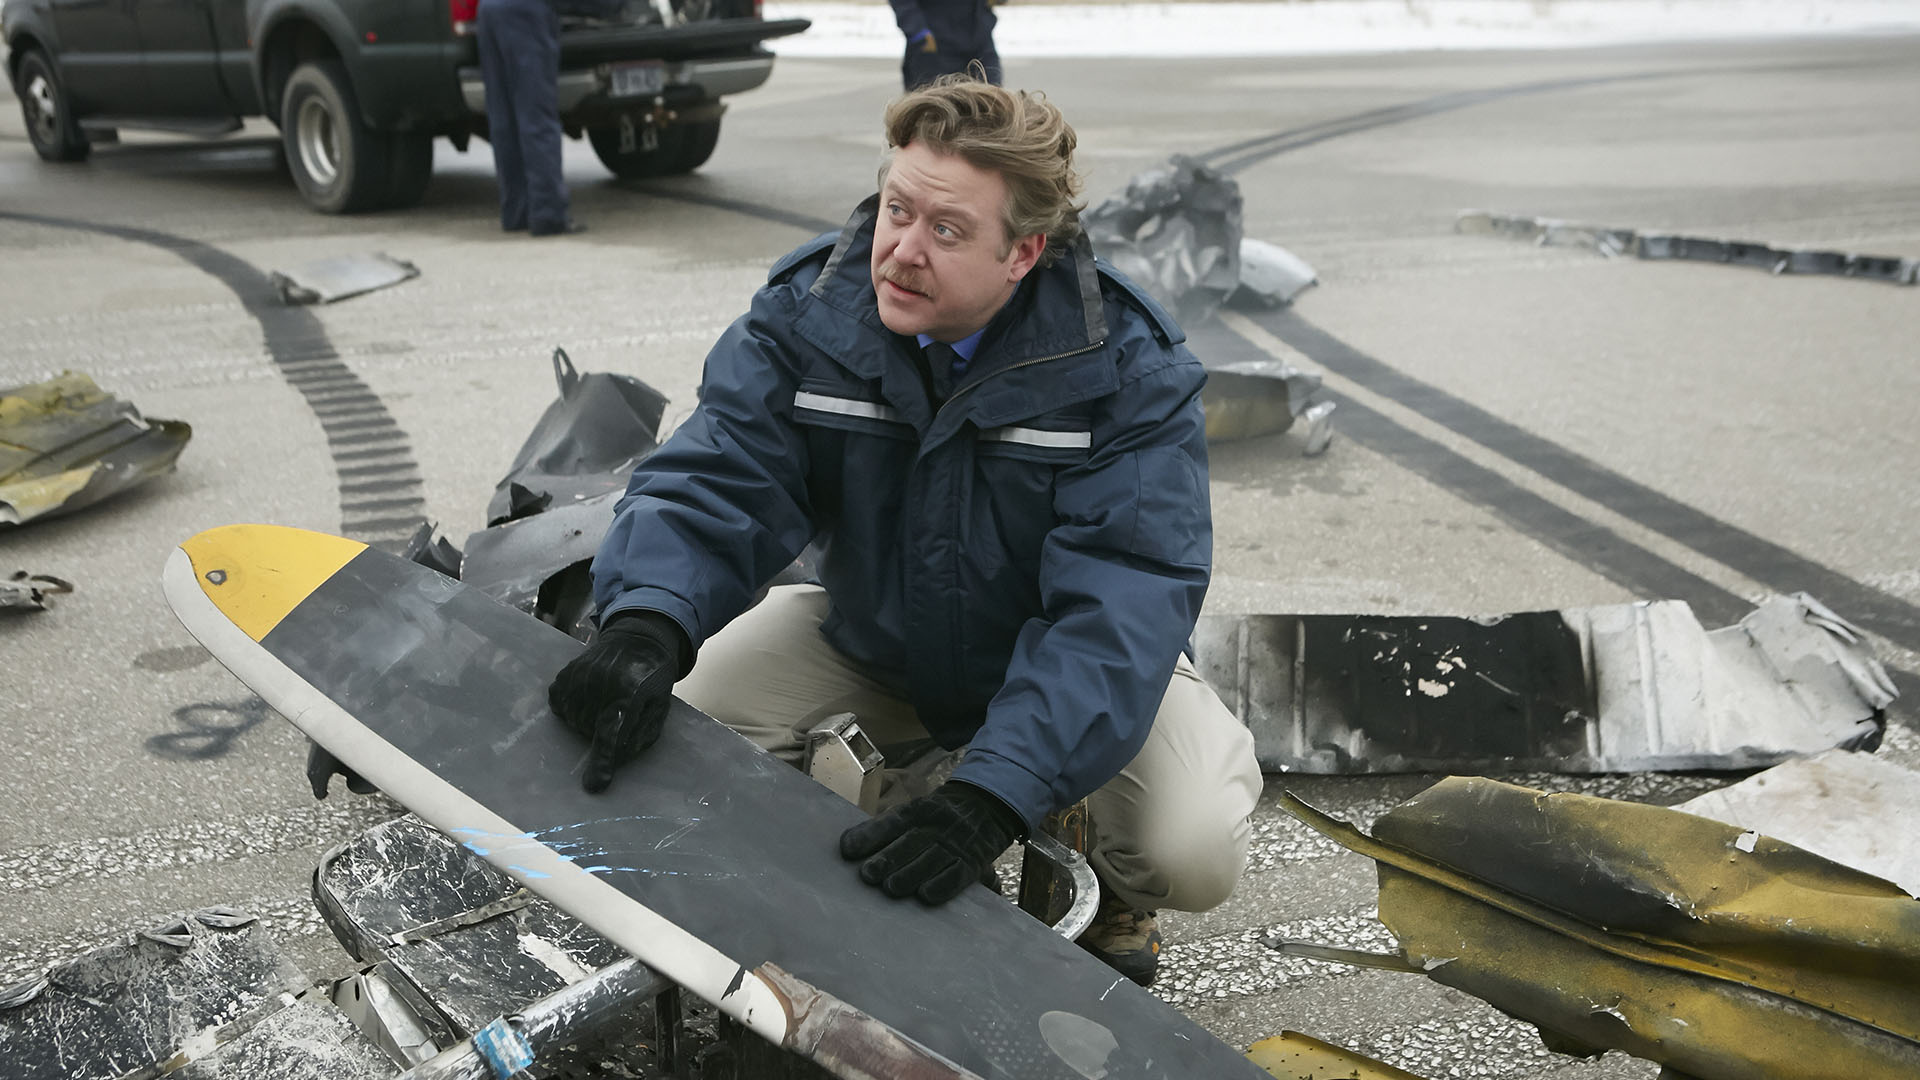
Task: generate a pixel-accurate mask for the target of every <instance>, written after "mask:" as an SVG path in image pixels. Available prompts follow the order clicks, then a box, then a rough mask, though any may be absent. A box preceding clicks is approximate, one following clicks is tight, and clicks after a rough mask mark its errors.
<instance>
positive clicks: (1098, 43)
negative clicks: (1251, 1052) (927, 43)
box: [766, 0, 1920, 58]
mask: <svg viewBox="0 0 1920 1080" xmlns="http://www.w3.org/2000/svg"><path fill="white" fill-rule="evenodd" d="M997 11H998V13H999V16H1000V25H999V27H998V28H997V29H996V30H995V31H994V42H995V44H996V45H998V46H999V49H1000V54H1001V55H1002V56H1006V57H1015V58H1028V57H1043V56H1045V57H1055V56H1287V55H1301V54H1311V53H1378V52H1403V51H1409V50H1421V49H1549V48H1570V47H1577V46H1591V45H1617V44H1624V43H1628V42H1644V41H1684V40H1699V39H1705V38H1740V37H1756V36H1786V35H1804V34H1835V33H1846V34H1870V33H1888V32H1900V31H1905V32H1913V31H1916V30H1920V0H1297V2H1267V3H1258V2H1254V3H1247V2H1222V3H1204V2H1201V3H1092V4H1074V3H1062V4H1054V3H1039V4H1033V3H1019V2H1015V3H1010V4H1002V5H1001V6H1000V7H998V8H997ZM795 16H798V17H802V18H808V19H812V20H813V26H812V28H811V29H809V30H808V31H807V32H806V33H804V34H800V35H798V36H796V37H790V38H781V39H780V40H778V41H774V42H771V43H770V46H771V47H772V48H773V49H774V50H776V51H777V52H779V53H781V54H783V55H787V56H865V57H897V56H899V55H900V52H901V48H902V44H901V37H900V31H899V29H898V28H896V27H895V26H894V22H893V11H892V9H890V8H889V7H887V5H886V4H884V3H873V2H864V3H862V2H853V3H849V2H845V0H842V2H838V3H835V2H831V0H829V2H811V3H809V2H800V3H794V2H785V3H783V2H777V0H770V2H769V3H767V4H766V17H767V18H769V19H778V18H790V17H795Z"/></svg>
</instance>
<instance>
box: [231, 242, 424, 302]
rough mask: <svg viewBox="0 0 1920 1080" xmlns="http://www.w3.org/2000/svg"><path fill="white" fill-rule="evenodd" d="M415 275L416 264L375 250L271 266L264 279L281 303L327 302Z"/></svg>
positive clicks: (394, 283) (381, 287)
mask: <svg viewBox="0 0 1920 1080" xmlns="http://www.w3.org/2000/svg"><path fill="white" fill-rule="evenodd" d="M419 276H420V268H419V267H417V266H415V265H413V264H412V263H410V262H407V261H406V260H405V259H396V258H394V257H393V256H391V255H387V254H384V253H382V252H377V251H376V252H372V253H368V254H360V255H336V256H333V257H331V258H326V259H315V260H314V261H312V262H308V263H302V264H300V265H299V266H296V267H294V268H293V269H291V270H286V271H281V270H275V271H273V272H272V273H271V274H269V275H268V276H267V280H268V281H269V282H270V283H271V284H272V285H273V291H274V292H276V293H278V294H279V296H280V302H281V303H283V304H331V303H333V302H334V301H335V300H345V299H346V298H347V297H349V296H359V295H360V294H361V293H367V292H372V291H373V290H375V289H384V288H387V287H388V286H390V285H398V284H400V283H401V282H403V281H406V280H408V279H410V278H416V277H419Z"/></svg>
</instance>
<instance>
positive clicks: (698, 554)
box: [593, 197, 1213, 827]
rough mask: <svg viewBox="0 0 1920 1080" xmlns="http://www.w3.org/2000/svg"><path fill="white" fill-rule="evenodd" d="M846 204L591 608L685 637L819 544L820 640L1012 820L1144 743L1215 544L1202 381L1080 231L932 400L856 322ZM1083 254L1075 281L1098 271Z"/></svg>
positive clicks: (648, 465) (783, 264) (861, 252)
mask: <svg viewBox="0 0 1920 1080" xmlns="http://www.w3.org/2000/svg"><path fill="white" fill-rule="evenodd" d="M877 202H878V198H877V197H874V198H870V199H868V200H867V202H865V203H863V204H862V205H861V206H860V208H859V209H858V210H856V211H855V212H854V215H853V217H852V218H851V219H850V220H849V221H848V223H847V226H846V228H845V229H844V230H843V231H842V232H841V233H840V234H839V235H838V237H837V238H836V237H835V236H833V235H832V234H828V235H826V236H822V237H821V238H819V239H817V240H815V241H813V242H812V243H809V244H807V245H804V246H802V247H801V248H799V249H798V250H796V251H794V252H793V253H792V254H790V255H788V256H787V257H786V258H784V259H782V260H781V261H780V262H779V263H778V264H776V265H775V266H774V268H773V271H772V274H771V275H770V277H769V280H768V283H767V285H766V286H765V287H764V288H762V289H760V290H759V292H757V293H756V294H755V295H754V299H753V306H752V308H751V309H750V310H749V311H748V312H747V314H746V315H744V316H742V317H741V318H740V319H739V320H738V321H736V322H735V323H734V324H733V325H732V326H731V327H729V328H728V329H727V331H726V333H725V334H723V335H722V336H721V338H720V340H719V341H718V342H717V343H716V344H715V345H714V347H713V351H712V352H711V353H709V354H708V356H707V362H706V371H705V375H704V377H703V380H702V385H701V389H700V401H699V405H698V407H697V408H696V409H695V410H694V412H693V415H692V416H691V417H689V418H688V419H687V421H686V422H685V423H684V424H682V425H681V427H680V428H679V429H678V430H677V431H675V432H674V433H673V435H672V437H670V438H669V439H668V440H667V442H666V443H665V444H664V445H662V446H661V447H660V449H658V450H656V451H655V452H654V453H653V454H652V455H651V456H649V457H648V458H647V459H646V461H645V462H644V463H643V464H642V465H641V466H640V467H639V468H638V469H637V470H636V471H635V472H634V474H633V478H632V480H631V481H630V482H629V484H628V486H627V494H626V496H625V497H624V498H623V499H622V500H621V501H620V503H619V504H618V506H617V509H616V512H615V516H614V522H613V527H612V529H611V530H610V531H609V532H608V534H607V538H606V540H605V542H604V543H603V545H602V546H601V549H600V552H599V555H598V556H597V557H596V558H595V559H594V563H593V581H594V595H595V600H596V601H597V603H598V605H599V608H600V611H601V617H602V618H603V619H605V618H607V617H609V616H611V615H614V614H616V613H618V612H620V611H623V610H627V609H636V608H637V609H651V610H654V611H660V612H663V613H665V614H667V615H669V616H671V617H672V618H673V619H674V620H676V621H677V622H679V624H680V625H681V626H682V627H683V628H684V629H685V630H686V632H687V635H688V637H689V639H690V640H691V641H692V642H693V643H694V644H695V645H696V646H698V645H699V644H700V643H701V642H702V641H704V640H705V639H706V638H707V637H709V636H711V635H712V634H713V633H714V632H715V631H717V630H719V629H720V628H721V627H722V626H724V625H726V623H727V622H728V621H730V620H731V619H733V618H734V617H735V616H737V615H739V614H740V613H741V612H742V611H744V610H746V609H747V607H748V606H749V605H750V604H752V603H753V601H754V599H755V596H756V593H757V592H758V590H759V589H760V587H761V585H762V584H763V583H764V582H766V581H768V580H769V579H771V578H772V577H773V576H774V575H775V574H777V573H778V572H779V571H780V570H781V569H783V568H784V567H786V566H787V564H788V563H789V562H790V561H791V560H792V559H793V558H794V557H795V556H796V555H797V554H798V553H799V552H800V551H801V550H802V548H804V547H805V546H806V545H807V543H808V542H809V541H813V540H817V541H818V542H819V547H820V549H821V550H822V557H821V559H820V562H819V574H820V578H821V581H822V583H823V584H824V585H825V586H826V588H827V592H828V595H829V597H830V600H831V605H830V614H829V615H828V617H827V620H826V622H825V623H824V624H823V625H822V627H821V630H822V632H823V633H825V634H826V635H827V637H828V639H829V640H830V641H831V642H832V643H833V645H834V646H835V647H836V648H838V649H839V650H840V651H841V652H843V653H845V654H847V655H848V656H849V657H852V658H853V659H855V660H857V661H860V662H862V663H863V664H864V665H866V666H867V667H868V668H870V669H871V670H872V671H873V672H874V673H875V674H876V676H877V677H878V678H880V679H881V680H882V681H883V682H887V683H889V684H890V685H892V686H893V687H894V688H895V689H896V691H897V692H899V693H901V694H902V695H903V696H904V697H905V698H906V699H907V700H909V701H911V702H912V703H913V705H914V707H915V709H916V710H917V711H918V713H919V717H920V720H921V722H922V723H923V724H924V725H925V726H926V728H927V730H928V732H929V733H931V734H932V735H933V736H934V737H935V738H936V739H938V740H939V741H940V742H941V743H942V744H944V745H946V746H947V747H949V748H952V747H958V746H960V745H962V744H965V743H969V742H970V743H971V744H972V745H971V748H970V749H969V751H968V753H967V754H966V755H965V756H964V758H963V760H962V761H961V763H960V765H959V767H958V768H957V769H956V771H955V773H954V777H955V778H956V779H960V780H965V781H968V782H969V783H973V784H977V785H979V786H980V787H982V788H985V789H986V790H988V791H991V792H993V793H994V794H995V795H998V796H999V797H1000V798H1001V799H1003V800H1005V801H1006V803H1007V804H1008V805H1009V806H1011V807H1013V808H1014V809H1015V810H1016V811H1018V812H1019V813H1020V815H1021V817H1022V818H1024V819H1025V820H1026V822H1027V824H1028V826H1029V827H1032V826H1035V825H1037V824H1038V823H1039V821H1040V819H1041V817H1043V816H1044V815H1045V814H1047V813H1048V812H1049V811H1051V810H1053V809H1055V808H1058V807H1061V806H1066V805H1070V804H1071V803H1073V802H1074V801H1076V800H1078V799H1080V798H1082V797H1083V796H1085V795H1087V794H1088V793H1089V792H1091V791H1092V790H1093V789H1095V788H1097V787H1099V786H1100V785H1101V784H1103V783H1105V782H1106V781H1107V780H1109V779H1111V778H1112V777H1113V776H1114V775H1115V774H1116V773H1118V772H1119V770H1120V769H1121V768H1122V767H1123V766H1124V765H1126V763H1127V762H1128V761H1130V760H1131V759H1132V758H1133V755H1134V754H1135V753H1136V752H1137V751H1138V750H1139V749H1140V747H1141V745H1142V744H1143V743H1144V742H1145V741H1146V737H1147V732H1148V729H1149V728H1150V727H1151V726H1152V724H1153V718H1154V713H1155V712H1156V711H1157V710H1158V708H1159V705H1160V699H1161V697H1162V696H1163V694H1164V693H1165V691H1166V686H1167V682H1168V680H1169V679H1170V678H1171V677H1172V674H1173V667H1174V662H1175V660H1176V658H1177V657H1178V654H1179V653H1180V651H1181V649H1182V648H1183V647H1184V646H1185V644H1186V642H1187V640H1188V638H1189V637H1190V636H1191V634H1192V632H1193V625H1194V620H1195V619H1196V618H1197V616H1198V615H1199V611H1200V603H1201V599H1202V598H1203V597H1204V596H1205V594H1206V589H1207V578H1208V573H1209V566H1210V561H1211V555H1212V543H1213V531H1212V519H1211V516H1210V512H1209V509H1208V502H1207V457H1206V442H1205V426H1206V425H1205V420H1204V418H1203V417H1202V415H1201V411H1200V387H1201V384H1202V383H1203V382H1204V381H1205V374H1204V372H1203V370H1202V369H1201V366H1200V363H1199V361H1198V360H1196V359H1195V358H1194V356H1193V354H1192V353H1191V352H1190V351H1188V349H1187V348H1186V346H1185V345H1184V344H1182V342H1183V341H1184V335H1183V334H1182V333H1181V331H1180V329H1179V327H1178V326H1177V325H1175V324H1174V322H1173V320H1172V319H1171V318H1169V317H1168V315H1167V314H1166V313H1165V312H1164V311H1163V310H1161V308H1160V307H1159V305H1158V304H1156V303H1154V302H1153V300H1151V299H1149V298H1148V297H1147V296H1146V295H1145V294H1144V293H1143V292H1141V291H1140V290H1139V289H1138V288H1136V287H1135V286H1134V285H1133V284H1132V283H1130V282H1129V281H1127V280H1126V279H1125V278H1124V277H1122V276H1121V275H1120V274H1119V273H1117V272H1116V271H1114V270H1113V269H1112V268H1111V267H1108V266H1106V265H1105V264H1104V263H1101V264H1096V263H1095V261H1094V259H1093V257H1092V252H1091V249H1090V248H1089V247H1088V246H1087V244H1086V242H1085V240H1084V239H1082V240H1080V241H1079V242H1077V243H1076V244H1075V245H1074V246H1073V247H1072V248H1070V249H1069V251H1068V253H1067V254H1066V255H1065V256H1064V257H1063V258H1061V259H1060V260H1059V261H1058V262H1056V263H1055V264H1054V265H1053V266H1052V267H1050V268H1048V269H1045V270H1040V269H1036V270H1035V271H1033V272H1032V273H1030V274H1029V275H1028V276H1027V278H1026V280H1025V281H1024V282H1022V284H1021V285H1020V287H1019V288H1018V290H1017V291H1016V292H1015V293H1014V296H1013V298H1012V299H1011V300H1010V301H1008V303H1007V306H1006V307H1005V308H1003V309H1002V310H1001V312H1000V313H999V314H998V315H997V316H995V318H994V320H993V321H992V323H990V324H989V326H988V328H987V331H986V334H985V336H984V337H983V338H982V340H981V342H980V346H979V350H978V351H977V352H976V353H975V354H974V357H973V360H972V362H971V364H970V365H969V366H968V369H967V371H966V374H965V375H964V376H963V377H962V378H961V379H960V380H959V382H958V383H957V384H956V385H955V386H954V388H953V392H952V394H951V396H950V397H949V398H948V399H947V400H946V401H945V403H944V404H942V405H939V406H938V407H937V408H936V407H935V405H934V401H933V398H932V397H931V395H930V394H929V392H928V390H927V387H926V384H925V383H924V381H923V380H922V378H921V376H920V374H919V371H918V369H917V368H916V363H917V360H916V356H915V352H914V350H915V349H916V346H915V344H914V342H913V340H912V339H911V338H906V337H902V336H900V335H897V334H894V333H892V332H891V331H889V330H888V329H887V328H886V327H885V326H884V325H882V324H881V322H880V315H879V311H878V309H877V308H876V306H875V298H874V291H873V282H872V279H871V276H870V273H869V269H868V254H869V251H870V249H871V247H872V241H873V226H874V211H875V207H876V205H877ZM1096 265H1097V269H1096Z"/></svg>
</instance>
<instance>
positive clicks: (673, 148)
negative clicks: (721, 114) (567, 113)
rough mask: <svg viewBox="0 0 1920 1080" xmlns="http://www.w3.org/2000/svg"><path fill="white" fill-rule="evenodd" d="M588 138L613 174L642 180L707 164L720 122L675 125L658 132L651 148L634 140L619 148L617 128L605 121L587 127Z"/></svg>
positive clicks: (717, 141) (617, 126) (706, 121)
mask: <svg viewBox="0 0 1920 1080" xmlns="http://www.w3.org/2000/svg"><path fill="white" fill-rule="evenodd" d="M587 141H588V142H590V143H592V144H593V152H594V153H595V154H597V155H599V157H600V163H601V164H602V165H605V166H606V167H607V169H608V170H609V171H611V172H612V173H613V175H615V176H618V177H620V178H621V179H623V180H645V179H648V178H650V177H656V176H678V175H680V174H681V173H689V172H692V171H693V170H695V169H697V168H699V167H700V166H702V165H705V164H706V163H707V159H708V158H710V157H712V156H713V148H714V147H715V146H716V145H718V144H719V142H720V121H719V120H718V119H714V120H698V121H693V122H690V123H680V124H675V125H673V126H672V127H669V128H667V129H666V130H664V131H661V132H660V133H659V141H658V142H657V143H656V144H655V145H654V148H653V149H651V150H642V149H641V148H640V147H639V145H638V140H636V141H635V142H636V145H635V146H634V148H633V149H632V150H627V151H622V150H621V149H620V127H619V125H617V124H607V125H603V126H600V127H590V128H588V129H587Z"/></svg>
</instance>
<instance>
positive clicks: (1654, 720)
mask: <svg viewBox="0 0 1920 1080" xmlns="http://www.w3.org/2000/svg"><path fill="white" fill-rule="evenodd" d="M1194 649H1195V664H1196V666H1197V667H1198V668H1199V669H1200V671H1201V673H1202V674H1203V675H1204V676H1205V677H1206V678H1207V681H1208V682H1209V683H1210V684H1211V685H1212V686H1213V688H1214V689H1215V691H1216V692H1218V693H1219V694H1220V696H1221V700H1223V701H1224V702H1226V704H1227V706H1228V707H1229V708H1231V709H1233V710H1234V711H1235V713H1236V714H1237V715H1239V716H1240V717H1241V719H1242V720H1244V721H1245V722H1246V723H1247V725H1248V727H1250V728H1251V729H1252V730H1253V733H1254V741H1255V749H1256V753H1257V754H1258V756H1259V759H1260V764H1261V766H1262V768H1264V769H1267V770H1268V771H1275V772H1281V771H1297V772H1309V773H1383V772H1426V771H1455V772H1459V771H1499V770H1545V771H1560V772H1631V771H1640V770H1685V769H1739V768H1755V767H1760V766H1766V765H1771V764H1775V763H1777V762H1779V761H1782V760H1785V759H1786V758H1788V757H1791V756H1794V755H1796V754H1805V753H1815V752H1818V751H1821V750H1826V749H1830V748H1833V747H1843V748H1847V749H1855V748H1862V747H1865V748H1869V749H1870V748H1872V747H1873V746H1876V745H1878V742H1879V738H1880V734H1881V732H1882V730H1883V725H1884V722H1885V721H1884V713H1883V710H1884V708H1885V706H1886V705H1887V703H1888V702H1890V701H1891V700H1892V699H1893V693H1894V691H1893V688H1892V684H1891V683H1890V682H1888V681H1887V677H1886V673H1885V671H1884V670H1883V669H1881V667H1880V665H1879V663H1878V662H1877V661H1875V660H1874V659H1873V657H1872V654H1871V653H1870V652H1869V651H1868V650H1867V649H1866V648H1865V646H1864V645H1863V644H1862V643H1861V642H1860V640H1859V637H1858V633H1857V631H1855V630H1854V629H1853V628H1852V627H1851V626H1849V625H1848V624H1847V623H1846V622H1845V620H1842V619H1840V618H1839V617H1838V616H1836V615H1834V614H1833V613H1832V612H1830V611H1828V610H1827V609H1826V608H1824V607H1822V606H1821V605H1820V604H1819V602H1818V601H1815V600H1813V599H1811V598H1809V597H1807V596H1805V595H1804V594H1797V595H1795V596H1791V597H1773V598H1771V599H1769V600H1767V601H1765V602H1764V603H1762V604H1761V605H1760V606H1759V607H1758V608H1757V609H1755V611H1753V612H1752V613H1751V614H1749V615H1748V616H1747V617H1746V618H1745V619H1742V620H1741V621H1740V623H1739V624H1737V625H1735V626H1731V627H1724V628H1722V629H1719V630H1715V631H1713V632H1711V633H1708V632H1706V631H1705V630H1703V629H1702V628H1701V627H1700V624H1699V623H1698V622H1697V621H1696V620H1695V619H1694V618H1693V613H1692V611H1691V609H1689V608H1688V607H1687V605H1686V604H1685V603H1682V602H1680V601H1674V600H1665V601H1655V602H1649V603H1640V604H1621V605H1614V606H1609V607H1597V608H1571V609H1567V610H1565V611H1558V612H1551V611H1549V612H1525V613H1521V614H1516V615H1503V616H1495V617H1491V618H1463V617H1451V616H1365V615H1352V616H1340V615H1317V616H1316V615H1307V616H1298V615H1244V616H1206V617H1203V618H1202V619H1201V620H1200V623H1199V626H1198V627H1197V628H1196V629H1195V632H1194Z"/></svg>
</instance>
